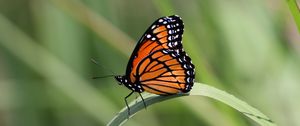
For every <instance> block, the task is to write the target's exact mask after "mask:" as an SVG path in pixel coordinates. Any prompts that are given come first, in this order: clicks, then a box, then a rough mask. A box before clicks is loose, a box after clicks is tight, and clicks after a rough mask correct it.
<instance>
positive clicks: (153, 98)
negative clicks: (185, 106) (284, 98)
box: [107, 83, 276, 126]
mask: <svg viewBox="0 0 300 126" xmlns="http://www.w3.org/2000/svg"><path fill="white" fill-rule="evenodd" d="M142 96H143V98H144V101H145V104H146V105H147V107H149V106H150V105H152V104H155V103H159V102H162V101H165V100H171V99H173V98H176V97H182V96H206V97H209V98H213V99H215V100H218V101H220V102H223V103H225V104H227V105H229V106H231V107H232V108H234V109H236V110H237V111H239V112H241V113H243V114H244V115H245V116H247V117H249V118H250V119H252V120H253V121H255V122H257V123H258V124H260V125H261V126H276V124H274V123H273V121H271V119H269V118H268V117H267V116H266V115H264V114H263V113H261V112H260V111H258V110H257V109H256V108H253V107H252V106H250V105H248V104H247V103H246V102H244V101H242V100H240V99H237V98H236V97H234V96H233V95H231V94H228V93H226V92H225V91H222V90H219V89H217V88H214V87H211V86H209V85H206V84H201V83H195V85H194V87H193V90H192V91H191V92H190V93H186V94H176V95H170V96H159V95H154V94H143V95H142ZM129 107H130V116H128V109H127V107H124V108H123V109H122V110H121V111H120V112H119V113H118V114H117V115H116V116H115V117H114V118H113V119H112V120H111V121H110V122H109V123H108V124H107V125H109V126H115V125H122V124H123V123H125V122H126V121H127V120H128V119H129V118H131V117H133V116H134V115H135V114H136V113H137V112H138V111H140V110H143V109H144V108H145V107H144V103H143V101H142V99H141V98H138V99H136V100H134V101H132V102H131V103H130V104H129Z"/></svg>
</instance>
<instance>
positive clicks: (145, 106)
mask: <svg viewBox="0 0 300 126" xmlns="http://www.w3.org/2000/svg"><path fill="white" fill-rule="evenodd" d="M139 95H140V96H141V98H142V101H143V103H144V107H145V109H147V105H146V102H145V100H144V98H143V96H142V94H141V93H139Z"/></svg>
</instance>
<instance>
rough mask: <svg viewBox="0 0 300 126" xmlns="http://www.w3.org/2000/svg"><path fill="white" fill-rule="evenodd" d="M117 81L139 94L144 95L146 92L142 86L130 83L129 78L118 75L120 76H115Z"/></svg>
mask: <svg viewBox="0 0 300 126" xmlns="http://www.w3.org/2000/svg"><path fill="white" fill-rule="evenodd" d="M115 79H116V80H117V81H118V82H120V85H122V84H123V85H125V86H126V87H127V88H128V89H130V90H132V91H135V92H139V93H142V92H143V91H144V89H143V88H142V87H141V85H139V84H133V83H131V81H129V79H128V77H127V76H120V75H118V76H115Z"/></svg>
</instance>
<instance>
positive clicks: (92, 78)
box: [92, 75, 115, 79]
mask: <svg viewBox="0 0 300 126" xmlns="http://www.w3.org/2000/svg"><path fill="white" fill-rule="evenodd" d="M113 76H115V75H105V76H99V77H92V79H99V78H107V77H113Z"/></svg>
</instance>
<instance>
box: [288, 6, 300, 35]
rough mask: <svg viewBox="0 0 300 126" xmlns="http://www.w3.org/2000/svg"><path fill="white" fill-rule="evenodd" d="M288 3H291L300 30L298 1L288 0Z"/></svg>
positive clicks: (291, 9)
mask: <svg viewBox="0 0 300 126" xmlns="http://www.w3.org/2000/svg"><path fill="white" fill-rule="evenodd" d="M287 4H288V5H289V8H290V11H291V13H292V15H293V17H294V20H295V22H296V25H297V27H298V31H300V10H299V7H298V5H297V1H296V0H287Z"/></svg>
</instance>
